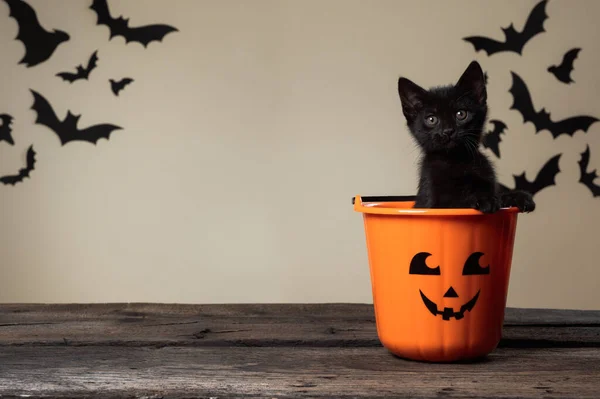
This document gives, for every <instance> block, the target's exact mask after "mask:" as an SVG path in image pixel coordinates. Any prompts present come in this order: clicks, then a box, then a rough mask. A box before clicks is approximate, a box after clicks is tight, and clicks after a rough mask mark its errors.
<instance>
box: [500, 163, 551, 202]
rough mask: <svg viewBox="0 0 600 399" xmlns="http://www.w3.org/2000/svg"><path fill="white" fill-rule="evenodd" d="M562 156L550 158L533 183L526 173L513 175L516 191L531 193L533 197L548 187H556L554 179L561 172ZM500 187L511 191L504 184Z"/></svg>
mask: <svg viewBox="0 0 600 399" xmlns="http://www.w3.org/2000/svg"><path fill="white" fill-rule="evenodd" d="M561 155H562V154H557V155H555V156H553V157H552V158H550V159H549V160H548V162H546V163H545V164H544V166H543V167H542V169H540V171H539V172H538V174H537V176H536V177H535V179H534V180H533V181H529V180H527V178H526V177H525V172H523V173H521V174H520V175H518V176H517V175H513V179H514V180H515V188H514V189H515V190H522V191H526V192H528V193H530V194H531V195H532V196H534V195H535V194H537V193H539V192H540V191H541V190H543V189H544V188H546V187H550V186H554V185H556V181H555V180H554V178H555V177H556V175H557V174H558V173H559V172H560V168H559V167H558V161H559V160H560V156H561ZM500 187H501V188H502V189H503V190H505V191H510V190H511V189H509V188H508V187H506V186H505V185H503V184H500Z"/></svg>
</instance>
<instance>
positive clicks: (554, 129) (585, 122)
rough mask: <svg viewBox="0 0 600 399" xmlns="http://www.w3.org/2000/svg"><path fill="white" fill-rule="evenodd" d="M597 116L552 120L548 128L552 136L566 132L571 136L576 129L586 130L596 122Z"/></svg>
mask: <svg viewBox="0 0 600 399" xmlns="http://www.w3.org/2000/svg"><path fill="white" fill-rule="evenodd" d="M598 120H599V119H598V118H594V117H593V116H574V117H572V118H566V119H563V120H560V121H558V122H553V123H552V125H551V126H550V127H548V130H550V133H552V136H554V138H556V137H558V136H560V135H561V134H567V135H569V136H573V134H575V132H576V131H578V130H583V131H584V132H587V131H588V129H589V128H590V126H591V125H593V124H594V123H596V122H598Z"/></svg>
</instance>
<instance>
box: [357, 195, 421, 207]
mask: <svg viewBox="0 0 600 399" xmlns="http://www.w3.org/2000/svg"><path fill="white" fill-rule="evenodd" d="M360 199H361V200H363V202H404V201H415V200H416V199H417V196H416V195H379V196H371V197H360ZM354 200H355V197H352V205H354Z"/></svg>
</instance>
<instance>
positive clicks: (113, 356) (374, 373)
mask: <svg viewBox="0 0 600 399" xmlns="http://www.w3.org/2000/svg"><path fill="white" fill-rule="evenodd" d="M599 392H600V351H599V350H593V349H575V350H551V349H544V350H517V349H500V350H497V351H496V352H495V353H494V354H492V355H491V356H489V358H488V359H487V361H485V362H483V363H476V364H424V363H417V362H411V361H405V360H401V359H398V358H396V357H394V356H392V355H391V354H389V353H388V352H387V351H386V350H385V349H383V348H173V347H166V348H160V349H158V348H114V347H91V346H90V347H79V348H73V347H63V348H59V347H44V348H32V347H10V348H7V347H5V348H3V349H2V351H0V393H1V394H2V395H3V396H11V395H13V396H20V395H33V396H35V395H46V396H48V395H50V396H58V397H60V396H63V397H66V396H68V397H82V396H87V397H90V396H96V397H102V396H105V397H109V396H110V397H114V396H120V397H125V396H127V397H144V396H145V397H148V396H150V397H152V396H156V397H169V398H177V397H190V396H194V397H218V398H222V397H231V396H261V397H269V398H275V397H276V398H287V397H332V396H335V397H369V398H377V397H413V398H432V397H443V396H450V397H503V398H512V397H520V398H555V397H556V398H568V397H576V398H597V397H598V394H599Z"/></svg>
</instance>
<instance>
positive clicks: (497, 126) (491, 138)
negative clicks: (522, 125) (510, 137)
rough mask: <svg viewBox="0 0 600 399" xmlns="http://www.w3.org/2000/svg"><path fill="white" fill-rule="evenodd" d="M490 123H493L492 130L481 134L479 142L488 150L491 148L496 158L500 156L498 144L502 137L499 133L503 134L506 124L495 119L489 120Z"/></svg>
mask: <svg viewBox="0 0 600 399" xmlns="http://www.w3.org/2000/svg"><path fill="white" fill-rule="evenodd" d="M490 123H491V124H493V125H494V130H492V131H488V132H487V133H486V134H485V135H484V136H483V138H482V140H481V144H483V146H484V147H485V148H489V149H490V150H492V152H493V153H494V154H496V156H497V157H498V158H500V146H499V144H500V142H501V141H502V138H501V137H500V135H501V134H503V133H504V131H505V130H506V124H505V123H504V122H502V121H499V120H497V119H492V120H490Z"/></svg>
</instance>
